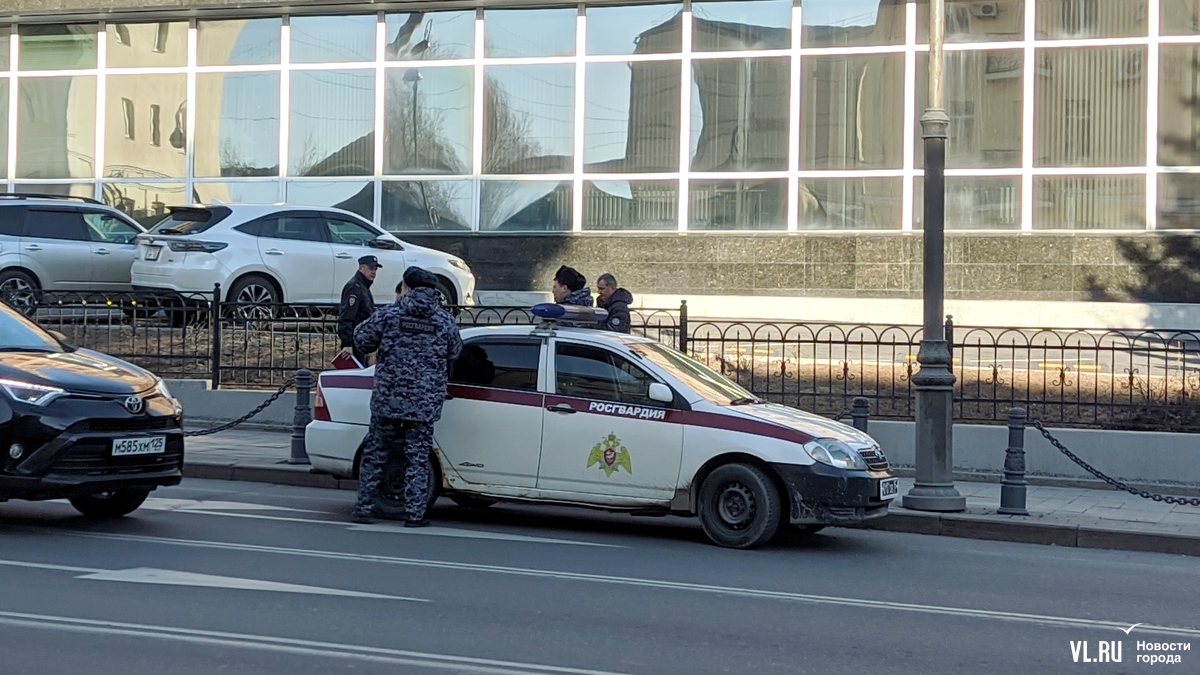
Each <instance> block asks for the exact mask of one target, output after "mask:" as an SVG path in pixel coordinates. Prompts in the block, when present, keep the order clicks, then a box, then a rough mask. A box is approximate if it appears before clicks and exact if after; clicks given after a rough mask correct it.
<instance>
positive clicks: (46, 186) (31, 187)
mask: <svg viewBox="0 0 1200 675" xmlns="http://www.w3.org/2000/svg"><path fill="white" fill-rule="evenodd" d="M13 192H16V193H17V194H23V195H62V196H64V197H87V198H88V199H94V198H95V197H96V186H95V185H94V184H92V183H17V184H15V185H13Z"/></svg>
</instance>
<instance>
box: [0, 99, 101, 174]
mask: <svg viewBox="0 0 1200 675" xmlns="http://www.w3.org/2000/svg"><path fill="white" fill-rule="evenodd" d="M18 89H19V96H18V101H19V103H18V106H19V107H18V108H17V110H16V111H15V112H16V115H17V136H16V139H15V142H16V144H17V167H16V172H15V175H16V177H17V178H93V177H94V176H95V175H96V165H95V156H96V112H95V111H96V78H95V77H94V76H91V75H84V76H79V77H37V78H28V79H22V80H19V85H18ZM118 119H119V118H118Z"/></svg>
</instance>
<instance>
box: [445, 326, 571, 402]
mask: <svg viewBox="0 0 1200 675" xmlns="http://www.w3.org/2000/svg"><path fill="white" fill-rule="evenodd" d="M479 343H491V344H510V345H519V346H532V347H536V348H537V350H538V353H537V372H536V373H535V377H534V388H533V389H532V390H531V389H514V388H512V387H500V386H496V385H495V384H494V383H493V384H475V383H470V382H456V381H454V378H453V373H452V374H451V378H450V380H449V384H450V386H454V387H475V388H478V389H493V390H496V391H513V392H519V393H522V394H538V395H545V394H546V393H548V392H547V385H548V381H547V363H546V360H547V358H548V357H547V343H546V340H544V339H541V338H537V337H529V336H521V335H481V336H479V337H472V338H467V339H466V340H463V353H464V354H465V353H466V349H467V347H470V346H473V345H478V344H479ZM459 358H460V359H461V358H462V356H461V355H460V356H459ZM457 365H458V361H457V360H456V361H455V366H456V367H457Z"/></svg>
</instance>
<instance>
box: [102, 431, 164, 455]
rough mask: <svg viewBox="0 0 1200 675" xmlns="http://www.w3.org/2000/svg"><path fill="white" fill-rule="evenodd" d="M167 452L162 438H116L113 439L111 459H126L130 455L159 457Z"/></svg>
mask: <svg viewBox="0 0 1200 675" xmlns="http://www.w3.org/2000/svg"><path fill="white" fill-rule="evenodd" d="M166 451H167V439H166V438H164V437H162V436H151V437H149V438H117V439H113V448H112V454H113V457H128V456H130V455H161V454H163V453H164V452H166Z"/></svg>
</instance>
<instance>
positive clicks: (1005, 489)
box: [996, 408, 1029, 516]
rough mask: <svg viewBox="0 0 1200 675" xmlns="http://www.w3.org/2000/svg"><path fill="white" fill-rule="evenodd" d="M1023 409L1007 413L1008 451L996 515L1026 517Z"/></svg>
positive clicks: (1005, 453) (1005, 457)
mask: <svg viewBox="0 0 1200 675" xmlns="http://www.w3.org/2000/svg"><path fill="white" fill-rule="evenodd" d="M1027 419H1029V415H1028V414H1027V413H1026V412H1025V409H1024V408H1013V409H1012V410H1010V411H1009V412H1008V450H1006V451H1005V452H1004V480H1002V481H1001V482H1000V508H999V509H997V510H996V512H997V513H1003V514H1006V515H1011V516H1027V515H1029V512H1028V511H1026V510H1025V421H1026V420H1027Z"/></svg>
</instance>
